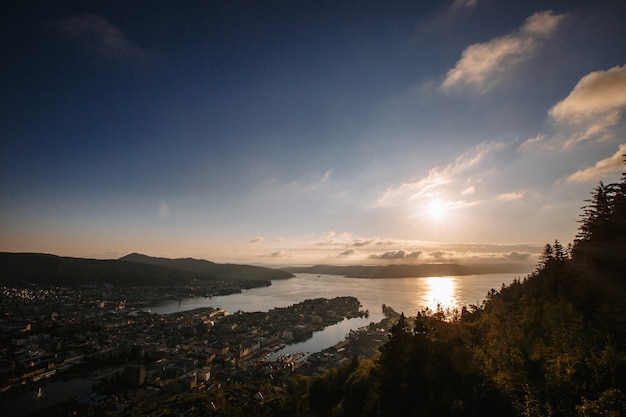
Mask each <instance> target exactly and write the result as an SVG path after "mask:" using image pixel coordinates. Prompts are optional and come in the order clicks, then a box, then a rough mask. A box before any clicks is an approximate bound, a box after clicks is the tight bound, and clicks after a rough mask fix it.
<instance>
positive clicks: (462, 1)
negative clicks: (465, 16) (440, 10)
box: [450, 0, 478, 10]
mask: <svg viewBox="0 0 626 417" xmlns="http://www.w3.org/2000/svg"><path fill="white" fill-rule="evenodd" d="M477 4H478V0H454V2H453V3H452V6H450V8H451V9H452V10H471V9H473V8H474V7H476V5H477Z"/></svg>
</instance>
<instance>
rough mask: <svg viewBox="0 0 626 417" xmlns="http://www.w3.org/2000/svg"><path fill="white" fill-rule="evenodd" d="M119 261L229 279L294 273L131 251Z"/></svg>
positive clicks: (281, 275)
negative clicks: (160, 256) (154, 255)
mask: <svg viewBox="0 0 626 417" xmlns="http://www.w3.org/2000/svg"><path fill="white" fill-rule="evenodd" d="M119 261H124V262H132V263H138V264H143V265H158V266H163V267H167V268H174V269H178V270H181V271H186V272H190V273H194V274H201V275H207V276H212V277H216V278H218V279H222V280H227V281H238V280H274V279H288V278H292V277H293V274H292V273H290V272H287V271H283V270H280V269H272V268H264V267H261V266H253V265H237V264H217V263H214V262H210V261H207V260H204V259H193V258H179V259H169V258H155V257H152V256H147V255H142V254H140V253H131V254H130V255H126V256H123V257H121V258H120V259H119Z"/></svg>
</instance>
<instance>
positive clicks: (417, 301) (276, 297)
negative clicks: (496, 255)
mask: <svg viewBox="0 0 626 417" xmlns="http://www.w3.org/2000/svg"><path fill="white" fill-rule="evenodd" d="M518 276H520V275H516V274H513V273H511V274H487V275H466V276H447V277H421V278H387V279H366V278H346V277H342V276H339V275H315V274H296V276H295V277H294V278H291V279H286V280H280V281H272V285H271V286H269V287H262V288H254V289H251V290H244V291H243V292H242V293H240V294H233V295H226V296H219V297H213V298H203V297H196V298H186V299H183V300H182V301H181V302H180V303H179V302H178V301H167V302H162V303H159V304H156V305H153V306H151V307H150V310H151V311H152V312H153V313H159V314H166V313H174V312H179V311H187V310H192V309H195V308H201V307H220V308H223V309H224V310H226V311H228V312H229V313H234V312H236V311H239V310H241V311H245V312H252V311H268V310H270V309H272V308H274V307H287V306H290V305H293V304H297V303H299V302H301V301H304V300H306V299H312V298H319V297H325V298H333V297H338V296H353V297H356V298H358V299H359V301H360V302H361V304H362V306H363V307H362V308H363V309H364V310H369V312H370V320H369V321H379V320H380V319H382V317H383V315H382V311H381V305H382V304H387V305H388V306H391V307H393V308H394V310H396V311H398V312H404V313H405V315H415V314H416V313H417V312H418V311H420V310H422V309H424V308H426V307H429V308H431V309H434V308H436V306H437V304H438V303H439V304H441V305H442V306H444V307H451V308H461V307H462V306H464V305H470V304H477V305H479V304H480V303H481V302H482V300H483V299H484V298H485V295H486V294H487V292H488V291H489V290H490V289H491V288H495V289H498V290H499V289H500V287H501V286H502V284H503V283H504V284H507V285H508V284H510V283H511V282H512V281H513V279H514V278H516V277H518Z"/></svg>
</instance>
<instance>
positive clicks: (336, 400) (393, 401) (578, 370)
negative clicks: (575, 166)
mask: <svg viewBox="0 0 626 417" xmlns="http://www.w3.org/2000/svg"><path fill="white" fill-rule="evenodd" d="M587 203H588V204H587V206H586V207H584V209H583V213H582V216H581V222H580V227H579V233H578V235H577V238H576V240H575V241H574V242H573V244H570V245H568V246H567V247H564V246H563V245H562V244H561V243H560V242H558V241H555V242H554V243H552V244H546V246H545V248H544V251H543V253H542V256H541V259H540V261H539V264H538V266H537V269H536V270H535V272H533V273H532V274H530V275H529V276H528V277H526V278H525V279H523V280H515V281H514V282H513V283H511V284H510V285H508V286H503V287H502V288H501V289H500V290H499V291H496V290H492V291H491V292H489V293H488V294H487V298H486V299H485V301H484V302H483V303H482V305H480V306H471V307H468V308H464V309H463V310H462V311H461V312H456V313H455V312H449V311H441V310H440V311H424V312H422V313H420V314H419V315H418V316H417V318H415V319H414V320H413V319H412V320H408V319H406V318H405V317H404V316H402V318H401V319H400V321H399V322H398V323H397V324H396V325H395V326H394V327H393V329H392V332H391V335H390V340H389V342H388V343H387V344H386V345H384V346H383V347H382V348H381V355H380V358H379V359H378V360H375V361H363V362H361V363H359V364H358V365H354V364H353V366H352V369H344V370H343V371H341V372H329V373H328V374H325V375H322V376H320V377H318V378H317V379H315V380H314V381H312V385H311V389H310V406H311V409H312V410H313V411H316V412H317V413H319V415H332V416H482V415H520V416H544V415H545V416H619V415H624V413H625V411H624V410H626V396H625V394H626V303H625V302H626V174H625V175H622V179H621V182H620V183H616V184H609V185H604V184H602V183H601V184H600V185H599V186H598V187H596V189H595V190H594V192H593V194H592V198H591V199H590V200H589V201H588V202H587ZM329 399H330V400H329Z"/></svg>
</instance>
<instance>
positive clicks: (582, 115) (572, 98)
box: [520, 65, 626, 151]
mask: <svg viewBox="0 0 626 417" xmlns="http://www.w3.org/2000/svg"><path fill="white" fill-rule="evenodd" d="M625 107H626V65H624V66H617V67H613V68H611V69H609V70H607V71H595V72H592V73H589V74H587V75H585V76H584V77H583V78H581V79H580V81H579V82H578V83H577V84H576V86H575V87H574V89H573V90H572V91H571V92H570V93H569V95H568V96H567V97H566V98H565V99H563V100H561V101H560V102H558V103H557V104H556V105H555V106H553V107H552V108H551V109H550V111H549V112H548V113H549V115H550V117H551V118H552V120H553V121H554V122H555V128H556V132H555V134H554V135H552V136H551V137H548V136H546V135H543V134H540V135H537V136H535V137H533V138H530V139H528V140H527V141H526V142H524V143H523V144H522V145H521V146H520V149H521V150H523V151H528V150H532V149H548V150H552V149H558V150H561V149H567V148H570V147H572V146H574V145H576V144H579V143H582V142H588V141H602V140H607V139H610V138H612V137H613V129H612V128H614V127H615V126H616V125H617V124H618V123H620V119H621V113H622V111H623V109H624V108H625Z"/></svg>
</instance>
